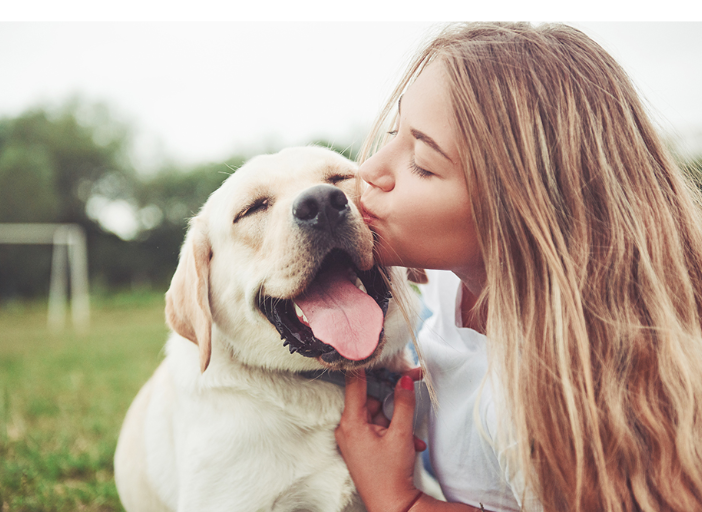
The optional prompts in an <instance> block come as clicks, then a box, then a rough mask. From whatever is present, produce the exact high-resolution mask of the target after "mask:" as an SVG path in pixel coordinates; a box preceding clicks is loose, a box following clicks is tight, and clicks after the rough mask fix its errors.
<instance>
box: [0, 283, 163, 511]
mask: <svg viewBox="0 0 702 512" xmlns="http://www.w3.org/2000/svg"><path fill="white" fill-rule="evenodd" d="M91 306H92V311H91V314H92V316H91V328H90V330H89V332H88V333H86V334H83V335H78V334H76V333H74V332H73V330H72V329H71V328H70V327H69V328H67V329H66V330H65V332H63V333H51V332H49V330H48V329H47V327H46V320H47V308H46V303H34V302H33V303H12V304H9V305H8V304H2V305H0V510H2V512H6V511H79V510H81V511H82V510H85V511H118V510H123V509H122V507H121V505H120V502H119V498H118V496H117V491H116V489H115V485H114V479H113V469H112V458H113V455H114V450H115V445H116V443H117V435H118V433H119V429H120V426H121V423H122V420H123V418H124V415H125V413H126V411H127V408H128V407H129V404H130V402H131V400H132V399H133V398H134V396H135V395H136V393H137V391H138V390H139V388H140V387H141V385H142V384H143V383H144V382H145V381H146V380H147V379H148V377H149V375H150V374H151V373H152V372H153V370H154V369H155V368H156V366H157V365H158V363H159V361H160V360H161V359H162V357H163V354H162V349H163V345H164V343H165V340H166V335H167V328H166V326H165V323H164V314H163V308H164V305H163V295H161V294H126V295H117V296H114V297H110V298H103V299H93V303H92V305H91ZM69 325H70V321H69Z"/></svg>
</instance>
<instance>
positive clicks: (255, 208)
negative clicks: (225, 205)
mask: <svg viewBox="0 0 702 512" xmlns="http://www.w3.org/2000/svg"><path fill="white" fill-rule="evenodd" d="M270 204H271V200H270V198H268V197H259V198H258V199H255V200H254V201H252V202H250V203H249V204H247V205H246V206H245V207H244V208H243V209H242V210H241V211H240V212H239V213H238V214H237V215H236V217H234V224H236V223H237V222H239V220H241V219H242V218H244V217H247V216H249V215H253V214H255V213H259V212H264V211H266V210H267V209H268V207H269V206H270Z"/></svg>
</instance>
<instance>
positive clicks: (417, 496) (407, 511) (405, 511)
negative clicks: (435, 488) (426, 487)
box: [402, 491, 424, 512]
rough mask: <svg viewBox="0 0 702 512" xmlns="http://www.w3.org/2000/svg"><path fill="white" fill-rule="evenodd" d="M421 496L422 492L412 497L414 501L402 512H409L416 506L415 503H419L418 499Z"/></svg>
mask: <svg viewBox="0 0 702 512" xmlns="http://www.w3.org/2000/svg"><path fill="white" fill-rule="evenodd" d="M422 494H424V493H423V492H422V491H419V493H418V494H417V495H416V496H415V497H414V499H413V500H412V501H411V502H410V504H409V505H407V508H406V509H404V510H403V511H402V512H409V511H410V510H411V509H412V507H414V506H415V505H416V504H417V502H418V501H419V498H421V497H422Z"/></svg>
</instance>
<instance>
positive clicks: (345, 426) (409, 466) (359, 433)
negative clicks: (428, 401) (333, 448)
mask: <svg viewBox="0 0 702 512" xmlns="http://www.w3.org/2000/svg"><path fill="white" fill-rule="evenodd" d="M415 375H416V376H417V377H419V372H414V374H413V376H415ZM413 419H414V382H413V381H412V377H410V376H409V375H405V376H403V377H402V378H401V379H400V381H399V382H398V384H397V386H396V387H395V410H394V412H393V417H392V421H391V422H390V423H389V425H388V422H387V419H385V418H384V417H383V415H382V410H381V407H380V402H378V401H377V400H373V399H368V398H367V396H366V375H365V373H364V372H362V371H361V372H353V373H351V372H350V373H349V374H347V376H346V406H345V407H344V413H343V415H342V416H341V422H340V423H339V427H338V428H337V429H336V441H337V443H338V444H339V449H340V450H341V455H342V456H343V457H344V460H345V461H346V465H347V466H348V468H349V472H350V473H351V478H353V481H354V483H355V484H356V488H357V489H358V492H359V494H360V495H361V499H362V500H363V503H364V504H365V505H366V508H367V509H368V510H369V511H371V512H375V511H378V512H395V511H397V512H403V511H405V510H407V507H409V505H410V504H411V503H412V502H413V500H414V499H415V498H416V497H417V495H418V494H419V491H418V490H417V489H416V487H415V486H414V482H413V474H414V461H415V450H417V451H421V450H424V449H425V448H426V444H425V443H424V442H423V441H421V440H419V439H416V438H415V437H414V434H413V432H412V424H413Z"/></svg>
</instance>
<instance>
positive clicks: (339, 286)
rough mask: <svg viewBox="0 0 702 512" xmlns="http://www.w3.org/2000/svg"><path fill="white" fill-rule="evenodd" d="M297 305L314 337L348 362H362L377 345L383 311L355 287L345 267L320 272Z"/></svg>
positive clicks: (298, 299) (335, 267)
mask: <svg viewBox="0 0 702 512" xmlns="http://www.w3.org/2000/svg"><path fill="white" fill-rule="evenodd" d="M295 303H296V304H297V305H298V306H300V309H302V312H303V313H304V314H305V316H306V317H307V321H308V322H309V324H310V328H311V329H312V332H313V333H314V335H315V337H316V338H317V339H319V340H320V341H323V342H324V343H326V344H327V345H331V346H332V347H334V348H335V349H336V351H337V352H339V354H341V355H342V356H343V357H345V358H346V359H350V360H352V361H361V360H363V359H365V358H367V357H369V356H370V355H371V354H372V353H373V351H374V350H375V348H376V347H377V346H378V338H379V337H380V331H381V330H382V328H383V311H382V310H381V309H380V306H378V304H377V303H376V302H375V300H373V298H372V297H370V296H369V295H368V294H367V293H364V292H362V291H361V290H359V289H358V288H356V286H355V285H354V284H353V283H352V282H351V281H350V279H349V277H348V271H347V270H346V269H345V268H343V267H341V266H337V265H335V266H333V267H331V268H329V269H328V270H325V271H324V272H320V274H319V275H317V277H316V278H315V280H314V282H313V283H312V285H310V287H309V288H308V289H307V291H305V293H304V294H302V295H300V296H299V297H297V298H296V299H295Z"/></svg>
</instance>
